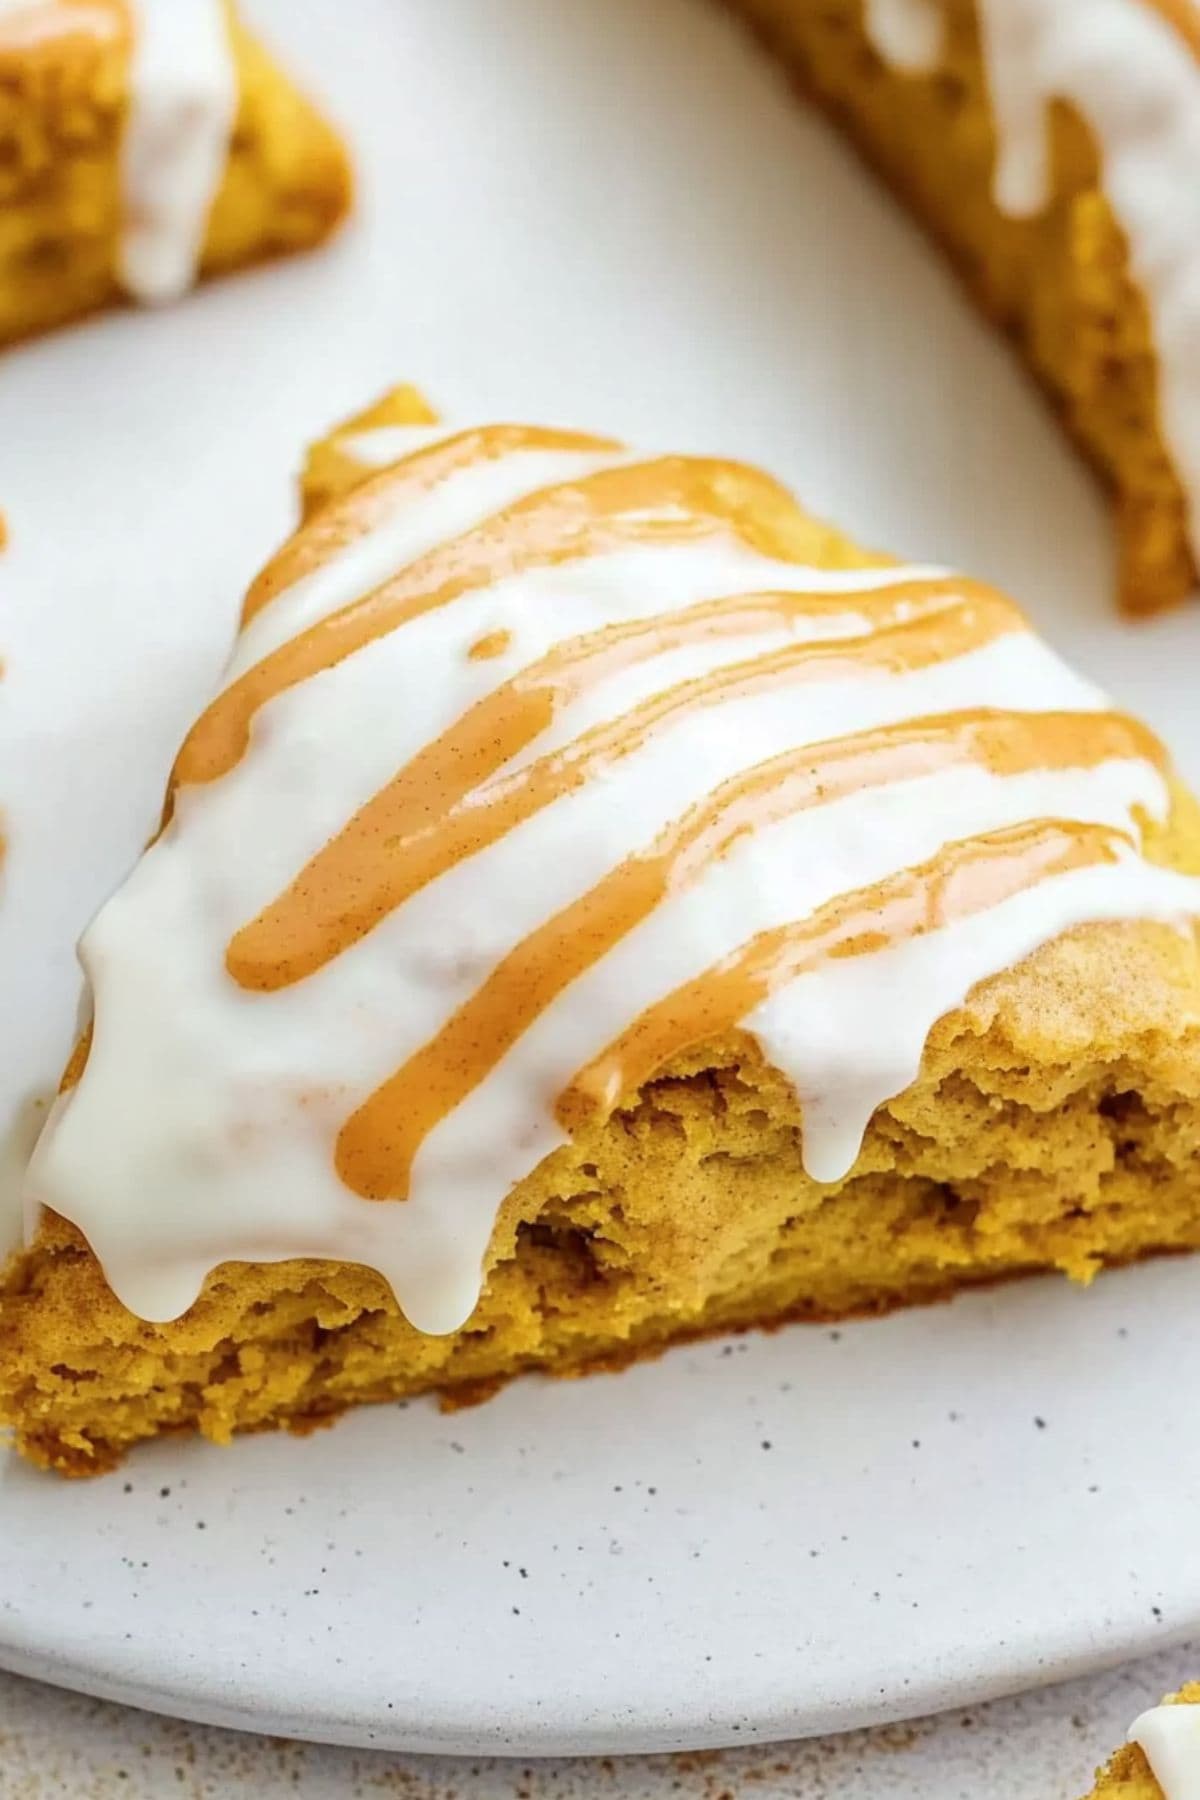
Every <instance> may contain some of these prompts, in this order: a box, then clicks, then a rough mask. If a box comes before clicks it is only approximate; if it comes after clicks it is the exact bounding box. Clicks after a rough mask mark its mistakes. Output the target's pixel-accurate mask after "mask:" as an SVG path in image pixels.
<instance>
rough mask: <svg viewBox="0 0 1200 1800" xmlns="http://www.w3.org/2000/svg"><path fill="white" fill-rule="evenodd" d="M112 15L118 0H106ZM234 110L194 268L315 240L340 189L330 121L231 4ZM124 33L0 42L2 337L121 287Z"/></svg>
mask: <svg viewBox="0 0 1200 1800" xmlns="http://www.w3.org/2000/svg"><path fill="white" fill-rule="evenodd" d="M113 10H114V17H116V18H118V19H120V18H121V17H122V14H121V12H120V9H118V8H115V7H114V9H113ZM231 38H232V43H233V49H234V56H235V61H236V66H237V77H238V113H237V120H236V123H235V127H234V132H233V138H232V142H231V146H230V155H229V161H228V164H227V167H226V171H225V175H224V179H223V181H222V183H221V186H220V188H219V190H218V192H217V195H216V197H215V199H214V202H213V207H212V211H211V214H210V216H209V222H208V229H207V234H206V239H205V244H204V249H203V253H202V256H201V265H200V272H201V274H202V275H206V276H207V275H214V274H218V273H222V272H224V271H227V270H230V269H234V268H238V267H242V266H244V265H245V264H248V263H250V262H254V261H258V260H260V259H262V258H264V257H269V256H274V255H279V254H282V253H284V252H287V251H291V250H298V249H302V248H306V247H308V246H310V245H312V244H315V243H317V242H319V241H320V240H321V239H322V238H324V237H325V236H327V235H328V233H329V232H330V231H331V230H332V229H333V228H334V226H335V225H336V224H337V223H338V221H339V220H340V219H341V218H342V217H343V216H344V214H345V212H346V210H347V208H348V206H349V204H350V197H351V175H350V168H349V163H348V160H347V157H346V152H345V149H344V147H343V145H342V143H341V141H340V140H339V138H338V136H337V134H336V133H335V132H334V130H333V128H332V127H331V126H330V125H329V124H328V123H327V122H326V121H325V120H324V119H323V118H322V116H321V115H320V114H319V113H318V112H317V110H316V109H315V108H314V107H313V106H312V105H311V103H310V102H309V101H308V100H306V99H305V98H304V96H303V95H302V94H300V93H299V92H298V90H297V89H296V88H295V87H294V86H293V85H292V84H291V82H290V81H289V80H288V79H287V77H286V76H285V75H284V74H283V72H282V70H281V69H280V68H279V67H278V66H277V65H276V64H275V62H274V61H273V60H272V58H271V57H270V56H269V55H268V53H267V52H266V50H265V49H264V48H263V47H262V45H261V44H260V43H259V42H258V41H257V40H256V39H255V38H254V37H253V36H252V34H251V33H249V32H248V31H247V30H246V29H245V27H244V26H243V25H242V23H241V22H240V20H239V19H238V18H237V16H236V14H232V15H231ZM129 44H130V40H129V32H128V28H127V26H123V27H121V28H118V29H115V30H114V31H113V32H111V33H107V34H104V33H101V34H97V33H94V32H70V33H66V34H62V35H55V36H53V37H50V38H47V39H46V40H44V41H43V42H41V43H38V44H36V45H34V46H33V47H32V48H26V49H20V50H18V49H15V48H13V49H9V50H8V51H7V52H4V51H3V50H2V49H0V144H5V145H11V147H12V148H11V153H10V154H9V155H8V156H7V157H3V158H0V345H2V344H7V343H13V342H16V341H17V340H19V339H21V338H25V337H29V336H31V335H33V334H34V333H37V332H41V331H44V330H48V329H49V328H50V327H52V326H55V325H59V324H62V323H64V322H65V321H67V320H69V319H76V318H80V317H82V316H84V315H85V314H87V313H89V312H94V311H96V310H97V309H98V308H100V307H103V306H108V305H111V304H112V303H113V302H114V301H117V300H120V299H121V297H122V294H121V288H120V284H119V282H118V279H117V252H118V242H119V232H120V212H121V208H120V194H119V176H118V151H119V146H120V140H121V133H122V130H123V127H124V122H125V116H126V109H127V104H128V59H129Z"/></svg>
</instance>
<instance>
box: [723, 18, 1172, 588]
mask: <svg viewBox="0 0 1200 1800" xmlns="http://www.w3.org/2000/svg"><path fill="white" fill-rule="evenodd" d="M727 3H728V4H729V5H730V7H731V8H732V10H733V11H734V12H736V13H738V14H739V15H742V16H744V17H745V18H747V19H748V20H750V21H751V23H752V24H754V25H755V26H756V27H757V28H758V30H759V31H760V32H761V33H762V35H763V37H764V38H765V39H766V40H767V41H768V42H769V43H770V44H771V46H772V47H773V48H774V49H776V50H777V51H778V52H779V53H780V55H781V56H782V57H783V59H784V61H785V62H786V64H787V66H788V68H789V69H790V70H791V71H792V72H794V74H795V76H796V77H797V79H798V82H799V84H800V86H801V87H802V88H803V90H804V91H805V92H806V93H809V94H812V95H813V96H814V97H815V98H816V99H817V100H818V101H820V102H821V104H822V105H824V106H825V107H826V108H827V109H828V111H829V113H830V115H831V117H832V118H833V119H835V120H836V122H837V123H838V124H839V125H840V126H842V127H844V128H846V129H847V130H848V131H849V133H850V135H851V137H852V138H853V140H854V141H855V143H856V144H857V145H858V146H859V147H860V148H861V149H862V150H863V152H864V153H865V155H866V156H867V158H868V160H869V161H870V162H872V163H873V164H874V165H875V166H876V167H878V168H879V169H880V170H881V171H882V173H883V174H884V176H885V177H886V178H887V180H888V181H889V182H891V184H892V185H893V186H894V187H895V189H896V190H897V192H898V193H899V194H900V195H901V196H902V198H903V199H904V200H905V201H906V202H907V203H908V204H910V205H911V206H912V207H913V209H914V210H915V211H916V212H917V213H918V214H919V215H920V216H921V217H922V218H923V219H924V220H925V221H926V222H927V223H928V225H929V226H930V228H931V230H932V231H933V233H934V235H935V236H936V237H937V238H938V239H939V241H940V242H941V243H943V244H944V245H945V246H946V248H947V249H948V250H949V251H950V253H951V254H952V256H953V257H954V260H955V262H956V264H957V266H958V268H959V269H960V270H961V272H962V274H963V277H964V279H965V281H966V283H967V285H968V287H969V288H970V289H971V291H972V293H973V294H974V295H975V296H976V298H977V299H978V300H979V301H980V302H981V304H982V306H983V307H984V309H985V311H986V312H987V313H988V315H989V316H990V317H992V318H994V319H996V320H997V321H998V322H999V323H1000V324H1002V325H1003V326H1004V327H1005V328H1006V329H1007V330H1009V331H1011V332H1012V334H1013V336H1014V337H1015V338H1016V339H1017V340H1018V341H1019V343H1020V345H1021V347H1022V350H1023V351H1024V354H1025V356H1026V358H1027V360H1028V363H1029V365H1030V367H1031V368H1032V369H1033V371H1034V373H1035V374H1036V375H1037V377H1038V379H1039V380H1040V381H1041V382H1042V383H1043V384H1044V385H1045V386H1046V388H1047V390H1048V391H1049V393H1050V395H1051V396H1052V398H1053V400H1054V402H1055V404H1056V407H1057V410H1058V411H1059V412H1060V413H1061V415H1062V418H1063V420H1064V422H1065V424H1066V425H1067V427H1068V429H1069V430H1070V432H1071V434H1072V436H1073V437H1074V438H1075V439H1076V441H1077V442H1078V443H1079V445H1080V446H1081V448H1082V449H1083V451H1084V452H1085V454H1086V455H1087V456H1088V457H1089V459H1090V460H1091V461H1092V462H1093V463H1094V465H1095V467H1096V468H1097V470H1098V471H1099V472H1100V474H1101V475H1102V476H1103V477H1104V479H1105V481H1106V482H1107V483H1108V484H1109V485H1110V486H1111V488H1112V491H1113V496H1114V500H1115V503H1116V522H1117V530H1118V536H1119V548H1120V576H1119V580H1120V594H1121V600H1122V604H1123V605H1124V606H1125V607H1126V608H1127V609H1128V610H1129V611H1131V612H1151V611H1153V610H1155V609H1156V608H1158V607H1161V606H1167V605H1170V604H1172V603H1173V602H1175V601H1178V600H1181V599H1183V598H1184V597H1185V596H1186V595H1187V594H1189V593H1192V592H1194V590H1195V588H1196V586H1197V581H1198V575H1197V569H1198V566H1200V409H1198V408H1197V406H1196V403H1195V397H1194V396H1195V384H1196V371H1197V369H1198V368H1200V192H1198V189H1197V183H1196V181H1195V180H1194V178H1193V171H1194V169H1195V167H1196V164H1197V160H1198V158H1200V4H1198V3H1197V0H821V4H820V5H816V4H814V3H813V0H727ZM885 304H888V305H891V304H893V301H892V300H891V297H890V296H889V297H888V298H887V300H886V301H885ZM984 454H986V452H984Z"/></svg>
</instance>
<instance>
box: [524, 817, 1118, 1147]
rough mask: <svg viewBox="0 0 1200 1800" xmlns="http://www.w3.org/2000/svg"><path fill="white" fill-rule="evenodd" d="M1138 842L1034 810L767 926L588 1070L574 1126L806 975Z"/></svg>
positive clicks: (578, 1083)
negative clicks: (803, 915) (1021, 820)
mask: <svg viewBox="0 0 1200 1800" xmlns="http://www.w3.org/2000/svg"><path fill="white" fill-rule="evenodd" d="M1131 847H1132V839H1130V838H1129V837H1127V836H1126V835H1125V834H1124V833H1122V832H1119V831H1115V830H1113V829H1111V828H1109V827H1106V826H1101V825H1082V824H1077V823H1074V822H1071V821H1066V820H1058V819H1040V820H1034V821H1032V822H1030V823H1028V824H1022V825H1017V826H1013V827H1011V828H1009V829H1007V830H1004V831H997V832H991V833H988V834H986V835H982V836H979V837H974V838H966V839H963V840H962V841H960V842H958V843H955V844H951V845H948V846H947V847H945V848H944V849H942V850H941V851H939V852H938V854H937V855H936V856H935V857H932V858H931V859H930V860H929V861H928V862H926V863H922V864H921V865H920V866H919V867H917V868H914V869H906V870H904V871H902V872H901V873H899V874H897V875H893V876H890V877H889V878H888V879H887V880H886V881H881V882H878V883H877V884H876V885H875V886H873V887H869V888H863V889H860V890H858V891H857V892H854V893H850V894H842V895H839V896H838V897H837V898H836V899H835V900H831V901H830V902H829V903H828V905H826V906H822V907H820V908H818V910H817V911H816V912H815V913H813V914H812V915H811V917H809V918H807V919H802V920H798V921H796V922H795V923H793V924H789V925H784V926H780V927H779V928H777V929H776V930H773V931H765V932H761V933H760V934H759V935H758V936H757V937H755V938H752V939H751V940H750V942H749V943H748V944H746V945H745V946H744V947H743V948H742V949H741V950H739V951H737V952H736V953H735V954H734V955H733V956H730V957H728V958H727V959H726V960H725V961H724V962H723V963H720V964H718V965H717V966H716V967H715V968H712V969H709V970H708V971H707V972H706V973H705V974H703V975H701V976H699V977H698V978H697V979H696V980H695V981H691V982H688V983H686V984H685V985H684V986H682V987H680V988H677V989H676V990H675V992H674V993H673V994H670V995H668V996H667V998H666V999H665V1000H663V1001H661V1002H659V1004H658V1005H656V1006H652V1007H650V1008H649V1009H648V1010H647V1011H646V1012H644V1013H643V1014H642V1016H641V1017H640V1018H639V1019H637V1020H636V1021H635V1022H634V1024H633V1025H632V1026H630V1028H629V1030H628V1031H626V1032H625V1033H624V1034H623V1035H622V1036H621V1037H619V1038H618V1039H616V1041H615V1042H614V1043H612V1044H611V1045H609V1047H608V1048H607V1049H606V1050H605V1051H603V1052H602V1053H601V1055H600V1056H598V1057H596V1058H595V1060H594V1061H592V1062H590V1063H588V1064H587V1066H586V1067H585V1068H583V1069H581V1070H580V1071H579V1073H578V1074H577V1075H576V1076H575V1077H574V1079H573V1080H572V1081H571V1082H570V1084H569V1085H568V1087H567V1088H566V1089H565V1091H564V1092H563V1094H562V1095H561V1097H560V1099H559V1102H558V1106H557V1109H556V1110H557V1114H558V1118H559V1120H560V1122H561V1123H563V1124H564V1125H565V1126H567V1127H568V1128H574V1127H575V1126H577V1125H578V1124H579V1123H580V1122H582V1120H584V1119H586V1118H589V1117H592V1116H594V1115H595V1114H596V1113H597V1112H599V1113H601V1114H604V1115H607V1114H608V1113H609V1112H611V1110H612V1109H613V1107H614V1106H616V1105H617V1104H618V1102H619V1101H620V1098H621V1096H622V1095H623V1094H627V1093H632V1092H634V1091H636V1089H637V1088H639V1087H641V1086H642V1084H643V1083H644V1082H646V1081H648V1080H650V1078H651V1077H652V1076H653V1075H654V1074H655V1073H656V1072H657V1071H658V1070H659V1069H661V1068H663V1067H665V1066H666V1064H667V1063H669V1062H670V1061H671V1059H672V1058H673V1057H675V1056H678V1055H680V1054H682V1053H683V1051H685V1050H686V1049H688V1048H689V1047H690V1046H691V1045H694V1044H698V1043H702V1042H704V1041H705V1040H706V1039H709V1038H720V1037H722V1036H723V1035H726V1034H727V1033H728V1032H730V1031H731V1030H733V1029H734V1028H735V1027H736V1026H737V1025H738V1024H739V1023H740V1021H741V1020H743V1019H745V1018H746V1017H747V1015H748V1014H750V1013H752V1012H753V1011H754V1009H755V1007H757V1006H759V1005H761V1004H762V1002H763V1001H764V1000H766V999H768V998H769V997H770V995H772V994H774V993H776V992H777V991H778V990H779V989H780V988H782V987H785V986H787V985H788V984H789V983H790V982H793V981H795V980H796V979H797V977H799V976H801V975H803V974H805V973H807V972H809V971H811V970H813V969H815V968H817V967H818V966H819V965H820V964H821V963H824V962H828V961H831V960H832V959H834V958H838V957H847V956H864V955H870V954H872V953H874V952H878V951H881V950H887V949H891V948H892V947H893V946H895V945H897V944H900V943H904V942H906V941H910V940H912V939H913V938H917V937H921V936H923V935H924V934H925V933H927V932H930V931H937V930H940V929H942V928H943V927H945V926H946V925H949V924H952V923H953V922H954V921H956V920H958V919H963V918H967V917H968V916H970V915H971V914H973V913H978V912H983V911H985V910H986V909H987V908H989V907H993V906H997V905H999V904H1000V902H1001V901H1004V900H1007V899H1009V898H1010V897H1011V896H1012V895H1014V894H1017V893H1020V892H1022V891H1024V890H1026V889H1028V888H1031V887H1034V886H1036V885H1037V884H1038V883H1039V882H1042V881H1047V880H1050V879H1051V878H1052V877H1054V876H1057V875H1064V874H1067V873H1068V872H1069V871H1071V870H1073V869H1082V868H1088V867H1092V866H1095V865H1098V864H1102V863H1115V862H1117V861H1118V860H1119V858H1120V855H1121V852H1122V851H1123V850H1128V849H1130V848H1131Z"/></svg>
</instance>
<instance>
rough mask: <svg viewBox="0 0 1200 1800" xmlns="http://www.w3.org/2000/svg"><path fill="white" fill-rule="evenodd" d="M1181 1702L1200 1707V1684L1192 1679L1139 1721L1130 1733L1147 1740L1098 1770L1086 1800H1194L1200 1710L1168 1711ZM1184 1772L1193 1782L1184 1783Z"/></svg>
mask: <svg viewBox="0 0 1200 1800" xmlns="http://www.w3.org/2000/svg"><path fill="white" fill-rule="evenodd" d="M1176 1706H1179V1707H1194V1706H1200V1682H1195V1681H1193V1682H1189V1684H1188V1686H1187V1687H1183V1688H1180V1690H1179V1692H1178V1693H1177V1694H1169V1695H1168V1696H1167V1698H1166V1699H1165V1700H1164V1701H1163V1704H1162V1706H1158V1707H1155V1708H1154V1709H1153V1710H1152V1711H1151V1712H1148V1713H1143V1714H1142V1716H1141V1718H1140V1719H1136V1720H1135V1721H1134V1724H1133V1726H1132V1727H1131V1733H1130V1735H1131V1736H1132V1737H1134V1738H1135V1739H1138V1738H1140V1739H1141V1740H1142V1742H1138V1741H1135V1742H1132V1743H1128V1744H1123V1745H1122V1746H1121V1748H1120V1749H1119V1750H1118V1751H1117V1752H1116V1754H1115V1755H1114V1756H1113V1757H1112V1758H1111V1759H1110V1760H1109V1761H1108V1762H1107V1763H1106V1764H1105V1766H1104V1767H1103V1768H1102V1769H1098V1770H1097V1771H1096V1785H1095V1787H1094V1788H1092V1790H1091V1792H1090V1793H1089V1794H1087V1795H1086V1796H1085V1800H1190V1796H1191V1795H1193V1794H1195V1793H1196V1792H1197V1791H1198V1790H1200V1713H1197V1714H1195V1715H1194V1716H1193V1715H1191V1714H1189V1715H1187V1716H1186V1717H1185V1716H1184V1715H1183V1714H1180V1715H1178V1716H1176V1715H1175V1714H1174V1713H1168V1708H1172V1707H1176ZM1143 1743H1144V1745H1145V1747H1144V1748H1143ZM1183 1774H1186V1775H1187V1777H1188V1780H1189V1782H1190V1785H1180V1782H1181V1777H1182V1775H1183Z"/></svg>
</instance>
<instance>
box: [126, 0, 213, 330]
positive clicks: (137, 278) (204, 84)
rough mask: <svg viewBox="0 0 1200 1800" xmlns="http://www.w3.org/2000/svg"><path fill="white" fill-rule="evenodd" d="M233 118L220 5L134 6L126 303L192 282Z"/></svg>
mask: <svg viewBox="0 0 1200 1800" xmlns="http://www.w3.org/2000/svg"><path fill="white" fill-rule="evenodd" d="M236 111H237V73H236V70H235V68H234V64H233V52H232V47H231V45H230V42H229V33H228V26H227V22H226V16H225V8H224V6H223V4H222V0H136V4H135V7H134V37H133V54H132V62H131V68H130V100H129V117H128V120H127V123H126V127H125V134H124V139H123V142H122V145H121V183H122V201H123V208H124V223H123V231H122V240H121V246H120V277H121V282H122V285H123V286H124V288H125V289H126V291H127V292H128V293H129V294H130V296H131V297H132V298H133V299H135V300H140V301H142V302H143V303H145V304H147V305H156V304H158V303H160V302H162V301H167V300H175V299H178V297H179V296H180V295H181V294H183V293H185V292H186V290H187V289H188V288H189V287H190V286H191V285H192V283H193V281H194V280H195V278H196V268H197V264H198V262H199V257H200V251H201V248H202V246H203V242H204V232H205V227H206V225H207V222H208V213H209V208H210V206H211V205H212V200H213V196H214V195H215V193H216V191H217V188H218V186H219V184H220V181H221V176H222V173H223V171H224V168H225V163H226V160H227V157H228V153H229V137H230V133H231V131H232V129H233V122H234V117H235V114H236Z"/></svg>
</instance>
